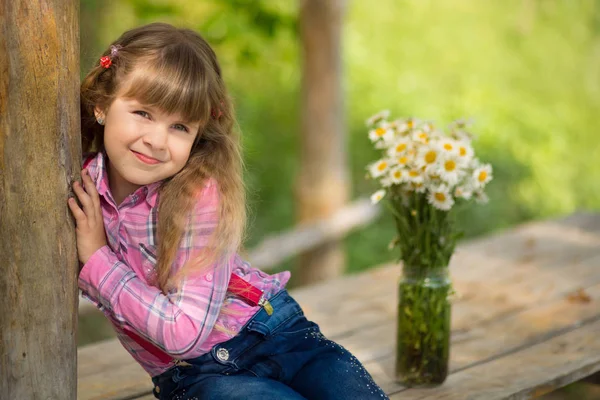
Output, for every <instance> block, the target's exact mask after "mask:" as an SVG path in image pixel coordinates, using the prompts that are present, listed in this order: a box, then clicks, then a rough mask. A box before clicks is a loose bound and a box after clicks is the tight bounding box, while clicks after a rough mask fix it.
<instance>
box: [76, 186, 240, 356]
mask: <svg viewBox="0 0 600 400" xmlns="http://www.w3.org/2000/svg"><path fill="white" fill-rule="evenodd" d="M217 218H218V191H217V186H216V184H214V183H212V184H208V185H207V186H206V187H205V188H204V190H203V191H202V193H201V195H200V197H199V200H198V203H197V206H196V207H195V212H194V213H193V215H192V219H191V221H190V222H191V226H190V227H189V229H188V232H187V233H186V235H185V236H184V239H183V240H182V244H181V246H180V250H179V253H178V255H177V261H176V264H177V265H176V266H175V268H174V270H173V271H177V270H178V269H179V268H180V267H181V266H183V265H184V264H185V263H186V262H187V261H188V260H189V259H190V257H191V256H192V255H193V254H196V251H197V250H200V249H202V248H203V246H205V245H206V243H207V238H208V236H209V235H210V234H211V233H212V232H213V231H214V228H215V227H216V225H217ZM190 232H193V235H190ZM231 265H232V260H231V259H228V260H226V261H224V262H222V263H217V264H214V265H212V266H210V267H208V268H205V269H203V270H202V271H200V272H198V273H195V274H193V275H190V276H188V277H186V278H185V280H184V282H183V283H182V285H181V286H180V287H179V289H178V290H177V291H176V292H174V293H169V294H168V295H165V294H163V293H162V292H161V291H160V290H159V289H158V288H156V287H154V286H149V285H148V284H146V283H145V282H144V281H143V280H142V279H140V278H139V277H138V276H137V275H136V274H135V272H134V271H133V270H132V269H131V268H129V267H128V266H127V265H126V264H124V263H123V262H122V261H120V260H118V259H117V256H116V255H115V254H114V253H113V252H112V251H111V250H110V249H109V248H108V247H107V246H105V247H103V248H102V249H100V250H99V251H97V252H96V253H95V254H94V255H93V256H92V257H91V258H90V260H88V262H87V263H86V265H85V266H84V267H83V269H82V271H81V273H80V277H79V286H80V288H81V289H82V291H84V292H86V293H87V294H88V295H89V296H90V297H93V298H96V299H97V300H98V302H99V303H100V304H102V305H103V306H104V307H106V308H107V309H110V311H111V312H112V314H113V315H114V316H115V318H116V319H117V320H118V321H120V322H121V323H122V324H123V327H124V328H126V329H127V328H130V329H133V330H134V331H135V332H136V333H138V334H140V335H141V336H143V337H145V338H146V339H147V340H149V341H150V342H152V343H154V344H155V345H156V346H158V347H159V348H160V349H162V350H163V351H165V352H167V353H169V354H171V355H173V356H177V357H182V358H185V355H186V353H188V352H192V351H193V350H194V349H195V348H197V347H198V345H200V344H201V343H202V342H204V340H206V338H207V337H208V335H209V334H210V332H211V331H212V329H213V326H214V324H215V322H216V320H217V317H218V315H219V311H220V309H221V306H222V304H223V301H224V299H225V294H226V291H227V286H228V284H229V276H230V274H231V269H232V266H231Z"/></svg>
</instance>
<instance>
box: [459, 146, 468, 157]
mask: <svg viewBox="0 0 600 400" xmlns="http://www.w3.org/2000/svg"><path fill="white" fill-rule="evenodd" d="M459 154H460V155H461V156H462V157H464V156H466V155H467V149H466V148H465V147H463V146H461V147H460V148H459Z"/></svg>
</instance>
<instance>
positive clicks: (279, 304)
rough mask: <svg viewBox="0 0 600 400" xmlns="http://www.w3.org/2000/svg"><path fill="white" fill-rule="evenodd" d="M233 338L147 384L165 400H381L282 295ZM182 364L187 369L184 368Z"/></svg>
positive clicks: (360, 371)
mask: <svg viewBox="0 0 600 400" xmlns="http://www.w3.org/2000/svg"><path fill="white" fill-rule="evenodd" d="M269 302H270V304H271V306H272V308H273V313H272V314H271V315H269V313H268V312H267V311H266V310H265V309H264V308H261V309H260V311H259V312H257V313H256V314H255V315H254V316H253V317H252V318H251V319H250V320H249V321H248V322H247V323H246V325H244V327H243V328H242V330H241V331H240V332H239V334H238V335H237V336H235V337H234V338H232V339H230V340H228V341H226V342H224V343H221V344H218V345H216V346H215V347H213V348H212V350H211V351H210V352H209V353H206V354H203V355H202V356H200V357H197V358H194V359H189V360H185V362H184V363H180V364H179V365H178V366H175V367H173V368H171V369H169V370H167V371H166V372H164V373H162V374H161V375H158V376H155V377H153V378H152V382H153V383H154V385H155V387H154V391H153V393H154V396H155V397H156V398H157V399H160V400H167V399H169V400H170V399H177V400H183V399H190V400H192V399H202V400H214V399H221V400H235V399H258V400H288V399H289V400H292V399H296V400H297V399H310V400H321V399H323V400H324V399H341V400H352V399H356V400H359V399H360V400H369V399H387V398H388V397H387V396H386V395H385V393H384V392H383V391H382V390H381V388H379V386H377V384H376V383H375V382H374V381H373V379H372V378H371V375H369V373H368V372H367V371H366V370H365V369H364V367H363V366H362V365H361V363H360V362H359V361H358V360H357V359H356V357H354V356H353V355H352V354H350V352H348V351H347V350H346V349H344V348H343V347H342V346H340V345H338V344H337V343H335V342H332V341H331V340H328V339H327V338H325V337H324V336H323V334H322V333H321V332H320V330H319V327H318V325H317V324H315V323H314V322H311V321H308V320H307V319H306V318H305V317H304V313H303V312H302V309H301V308H300V305H299V304H298V303H296V301H295V300H294V299H293V298H292V297H291V296H290V295H289V294H288V292H287V291H286V290H282V291H280V292H278V293H277V294H275V295H274V296H273V297H271V298H270V299H269ZM186 364H187V365H186Z"/></svg>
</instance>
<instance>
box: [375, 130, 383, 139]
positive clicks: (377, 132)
mask: <svg viewBox="0 0 600 400" xmlns="http://www.w3.org/2000/svg"><path fill="white" fill-rule="evenodd" d="M384 134H385V129H383V128H377V129H375V135H377V136H378V137H381V136H383V135H384Z"/></svg>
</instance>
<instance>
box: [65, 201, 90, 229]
mask: <svg viewBox="0 0 600 400" xmlns="http://www.w3.org/2000/svg"><path fill="white" fill-rule="evenodd" d="M67 204H68V205H69V208H70V209H71V213H73V216H74V217H75V221H76V222H77V225H79V224H80V223H82V222H84V221H85V220H86V216H85V213H84V212H83V211H82V210H81V208H79V206H78V205H77V202H76V201H75V199H74V198H72V197H71V198H69V200H68V201H67Z"/></svg>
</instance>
